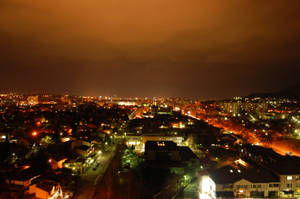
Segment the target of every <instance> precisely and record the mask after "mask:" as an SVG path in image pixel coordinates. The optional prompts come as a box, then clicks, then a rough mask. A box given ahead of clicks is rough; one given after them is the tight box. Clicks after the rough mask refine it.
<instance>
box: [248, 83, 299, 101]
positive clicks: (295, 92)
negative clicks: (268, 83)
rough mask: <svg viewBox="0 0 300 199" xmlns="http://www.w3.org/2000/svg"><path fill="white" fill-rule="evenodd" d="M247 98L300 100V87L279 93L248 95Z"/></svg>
mask: <svg viewBox="0 0 300 199" xmlns="http://www.w3.org/2000/svg"><path fill="white" fill-rule="evenodd" d="M247 97H251V98H252V97H261V98H268V97H279V98H280V97H281V98H283V97H284V98H289V99H300V85H298V86H292V87H289V88H285V89H283V90H280V91H278V92H272V93H253V94H250V95H248V96H247Z"/></svg>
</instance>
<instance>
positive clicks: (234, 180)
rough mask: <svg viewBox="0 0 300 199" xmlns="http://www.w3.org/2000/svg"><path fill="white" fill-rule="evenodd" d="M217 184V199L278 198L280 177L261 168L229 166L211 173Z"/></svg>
mask: <svg viewBox="0 0 300 199" xmlns="http://www.w3.org/2000/svg"><path fill="white" fill-rule="evenodd" d="M209 173H210V176H211V178H212V180H213V181H214V183H215V184H216V197H217V198H233V197H234V198H264V197H278V196H279V193H280V180H279V177H278V176H277V175H276V174H274V173H273V172H271V171H269V170H268V169H265V168H263V167H260V166H249V167H248V168H247V167H238V166H236V165H228V166H224V167H221V168H219V169H215V170H212V171H210V172H209Z"/></svg>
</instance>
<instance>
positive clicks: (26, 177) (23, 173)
mask: <svg viewBox="0 0 300 199" xmlns="http://www.w3.org/2000/svg"><path fill="white" fill-rule="evenodd" d="M39 176H40V173H39V172H38V171H36V170H32V169H30V168H29V169H24V170H19V171H14V172H9V173H8V174H7V176H6V179H5V183H6V184H8V185H17V186H20V187H23V188H24V189H27V188H28V187H29V186H30V184H31V182H32V180H34V179H35V178H37V177H39Z"/></svg>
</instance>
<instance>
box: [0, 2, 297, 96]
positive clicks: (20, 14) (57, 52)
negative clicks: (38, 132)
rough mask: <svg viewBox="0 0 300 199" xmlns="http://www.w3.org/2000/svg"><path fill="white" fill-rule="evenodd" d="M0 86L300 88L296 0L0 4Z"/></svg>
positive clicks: (147, 91)
mask: <svg viewBox="0 0 300 199" xmlns="http://www.w3.org/2000/svg"><path fill="white" fill-rule="evenodd" d="M0 66H1V72H0V91H1V92H7V91H19V92H52V93H62V94H63V93H66V92H68V93H70V94H78V95H81V94H83V95H95V96H99V95H113V94H116V95H117V96H134V97H135V96H148V97H152V96H185V97H199V98H201V99H208V98H210V99H211V98H223V97H230V96H240V95H247V94H250V93H253V92H268V91H278V90H280V89H283V88H286V87H290V86H294V85H297V84H298V85H299V82H300V81H299V77H300V1H299V0H272V1H270V0H0Z"/></svg>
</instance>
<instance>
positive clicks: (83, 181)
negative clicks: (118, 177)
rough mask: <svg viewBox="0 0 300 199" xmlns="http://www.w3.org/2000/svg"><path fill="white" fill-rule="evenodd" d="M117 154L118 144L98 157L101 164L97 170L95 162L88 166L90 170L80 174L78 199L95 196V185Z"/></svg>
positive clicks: (87, 198) (88, 198)
mask: <svg viewBox="0 0 300 199" xmlns="http://www.w3.org/2000/svg"><path fill="white" fill-rule="evenodd" d="M115 154H116V146H115V145H114V146H112V147H111V149H110V150H109V151H107V152H103V153H102V154H100V155H99V156H98V158H97V160H96V161H97V162H99V166H98V167H97V169H96V170H94V169H93V168H94V167H95V166H94V164H93V165H92V166H90V167H89V168H88V170H87V171H86V172H85V173H84V174H82V175H81V176H80V182H79V187H78V194H77V195H76V197H75V198H76V199H90V198H92V197H93V195H94V192H95V185H97V184H98V183H99V182H100V181H101V180H102V178H103V175H104V174H105V172H106V170H107V168H108V167H109V164H110V162H111V160H112V158H113V157H114V155H115Z"/></svg>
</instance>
